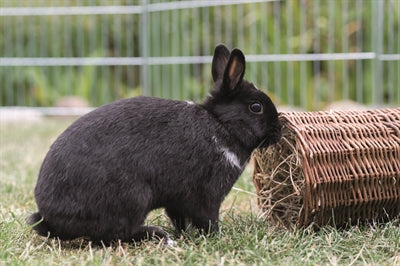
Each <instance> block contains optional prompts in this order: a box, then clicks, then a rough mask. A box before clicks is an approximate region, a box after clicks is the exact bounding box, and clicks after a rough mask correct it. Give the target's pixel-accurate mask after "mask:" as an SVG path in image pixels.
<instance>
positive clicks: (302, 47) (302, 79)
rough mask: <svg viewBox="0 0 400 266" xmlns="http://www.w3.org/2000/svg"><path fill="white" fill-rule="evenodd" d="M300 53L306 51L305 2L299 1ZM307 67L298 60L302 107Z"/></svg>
mask: <svg viewBox="0 0 400 266" xmlns="http://www.w3.org/2000/svg"><path fill="white" fill-rule="evenodd" d="M299 5H300V36H301V37H300V39H301V42H300V53H301V54H304V53H305V52H306V50H305V43H306V41H307V40H306V35H305V33H306V14H305V13H306V8H305V6H304V5H305V3H304V2H300V4H299ZM306 75H307V68H306V62H304V61H301V62H300V106H301V107H302V108H305V109H306V108H307V105H308V101H307V94H308V92H307V79H306Z"/></svg>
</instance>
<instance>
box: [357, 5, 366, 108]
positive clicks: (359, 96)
mask: <svg viewBox="0 0 400 266" xmlns="http://www.w3.org/2000/svg"><path fill="white" fill-rule="evenodd" d="M363 7H364V6H363V4H362V0H357V2H356V9H357V18H356V19H357V24H358V25H357V32H356V39H357V41H356V42H357V43H356V45H357V51H358V52H363V41H362V38H363V36H362V29H363V24H362V23H363V22H362V12H363ZM362 64H363V60H357V61H356V101H357V102H359V103H362V102H363V98H364V95H363V72H362V66H363V65H362Z"/></svg>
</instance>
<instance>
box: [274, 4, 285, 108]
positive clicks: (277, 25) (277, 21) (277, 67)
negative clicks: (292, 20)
mask: <svg viewBox="0 0 400 266" xmlns="http://www.w3.org/2000/svg"><path fill="white" fill-rule="evenodd" d="M280 12H281V6H280V2H274V54H280V46H281V41H280V39H281V13H280ZM274 86H275V90H276V95H277V97H278V98H279V101H280V102H281V103H282V101H283V98H282V88H281V63H280V62H274Z"/></svg>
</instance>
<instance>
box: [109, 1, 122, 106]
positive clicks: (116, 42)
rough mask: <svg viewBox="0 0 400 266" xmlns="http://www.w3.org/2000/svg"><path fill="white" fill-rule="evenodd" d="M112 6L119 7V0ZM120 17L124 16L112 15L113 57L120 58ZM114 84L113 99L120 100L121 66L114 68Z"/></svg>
mask: <svg viewBox="0 0 400 266" xmlns="http://www.w3.org/2000/svg"><path fill="white" fill-rule="evenodd" d="M113 4H114V5H117V6H118V5H120V4H121V2H120V0H114V3H113ZM121 16H125V15H113V19H112V21H113V37H112V38H113V40H112V43H113V47H111V48H112V49H113V56H118V57H120V56H122V54H121V52H122V46H121V38H122V36H121ZM112 77H113V79H114V82H113V88H111V89H112V90H113V91H114V98H117V99H118V98H121V97H123V95H124V90H123V88H122V86H120V85H121V82H120V81H121V66H115V68H114V73H113V75H112Z"/></svg>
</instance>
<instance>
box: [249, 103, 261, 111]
mask: <svg viewBox="0 0 400 266" xmlns="http://www.w3.org/2000/svg"><path fill="white" fill-rule="evenodd" d="M249 109H250V111H251V112H252V113H255V114H261V113H262V112H263V106H262V104H261V103H259V102H255V103H251V104H250V105H249Z"/></svg>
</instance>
